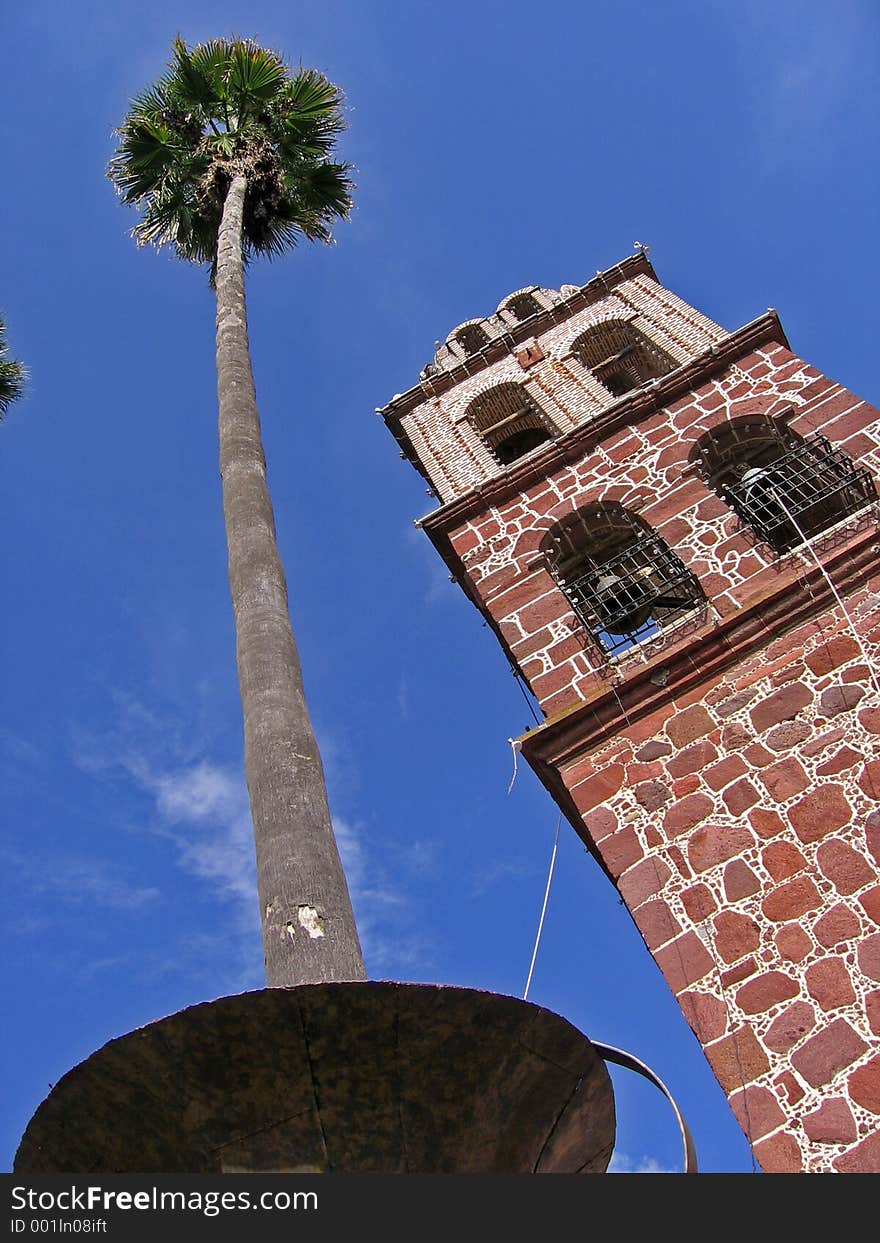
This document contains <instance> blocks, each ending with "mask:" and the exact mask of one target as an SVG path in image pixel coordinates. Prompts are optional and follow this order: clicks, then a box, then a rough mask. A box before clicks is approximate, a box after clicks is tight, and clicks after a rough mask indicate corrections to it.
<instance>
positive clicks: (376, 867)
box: [333, 816, 430, 974]
mask: <svg viewBox="0 0 880 1243" xmlns="http://www.w3.org/2000/svg"><path fill="white" fill-rule="evenodd" d="M333 829H334V832H335V834H336V841H337V843H338V845H339V854H340V857H341V859H342V866H343V869H344V870H345V876H346V879H347V881H348V889H349V893H350V894H351V902H352V906H353V907H354V912H355V919H356V921H357V928H358V935H359V937H360V941H361V948H362V949H363V952H364V958H365V959H366V960H367V968H368V971H369V972H370V973H371V974H375V973H376V972H377V971H382V970H384V969H385V968H390V969H391V970H393V971H397V972H402V971H404V969H406V968H412V967H415V966H418V965H424V963H425V961H426V960H427V959H428V958H429V957H430V946H429V943H428V941H427V940H426V939H425V938H424V937H422V936H419V935H418V934H416V933H415V932H414V931H413V929H412V927H411V920H412V913H411V908H410V903H409V900H408V898H407V896H406V894H405V892H404V891H403V890H402V889H401V888H400V887H399V885H398V884H396V883H395V882H393V881H391V880H390V879H389V876H388V871H387V867H386V865H385V864H384V863H383V862H382V861H381V860H380V857H379V854H378V852H377V851H374V850H372V849H370V848H369V845H368V835H367V832H366V829H365V827H364V826H363V825H362V824H360V823H358V822H356V821H352V820H346V819H343V818H342V817H339V816H334V818H333Z"/></svg>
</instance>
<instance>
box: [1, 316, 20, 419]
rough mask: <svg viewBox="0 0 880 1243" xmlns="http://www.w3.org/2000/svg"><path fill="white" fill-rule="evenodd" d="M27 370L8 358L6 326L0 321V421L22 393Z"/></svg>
mask: <svg viewBox="0 0 880 1243" xmlns="http://www.w3.org/2000/svg"><path fill="white" fill-rule="evenodd" d="M26 382H27V368H26V367H25V366H24V365H23V364H22V363H19V362H16V361H15V359H14V358H10V357H9V349H8V347H7V345H6V325H5V324H4V322H3V320H2V319H0V419H2V418H3V416H4V414H5V413H6V411H7V410H8V409H9V407H10V406H11V405H12V403H13V402H14V401H18V399H19V397H21V396H22V394H23V393H24V388H25V384H26Z"/></svg>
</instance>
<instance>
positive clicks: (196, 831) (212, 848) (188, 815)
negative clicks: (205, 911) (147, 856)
mask: <svg viewBox="0 0 880 1243" xmlns="http://www.w3.org/2000/svg"><path fill="white" fill-rule="evenodd" d="M140 780H141V782H142V784H143V785H144V787H145V788H146V789H148V790H149V791H150V792H151V793H152V794H153V795H154V797H155V800H156V810H157V812H158V813H159V816H160V817H161V818H162V820H163V822H164V823H165V824H166V825H168V826H169V827H170V829H171V830H172V833H171V836H172V837H173V838H174V841H175V843H176V845H177V849H178V861H179V863H180V866H181V867H183V868H184V869H185V870H186V871H188V872H191V873H192V874H193V875H194V876H198V877H199V878H200V879H202V880H204V881H207V882H208V884H209V885H211V886H212V887H213V888H214V889H215V890H216V891H217V892H218V895H219V896H220V897H229V898H232V899H235V900H237V901H238V902H240V903H241V904H242V907H243V909H244V910H245V911H247V912H250V911H253V912H256V910H257V887H256V869H255V863H254V844H253V831H252V828H251V815H250V806H249V803H248V795H247V788H246V786H245V782H244V778H243V777H242V776H241V775H240V774H237V773H233V772H231V771H230V770H228V769H226V768H223V767H221V766H220V765H217V764H212V763H210V762H208V761H207V760H202V761H200V762H199V763H197V764H194V765H192V766H190V767H189V768H181V769H178V770H177V771H175V772H169V773H151V772H149V771H148V770H147V771H144V772H142V773H141V774H140ZM255 918H256V915H254V916H253V919H255ZM253 919H252V918H250V917H248V918H247V922H248V923H251V922H253Z"/></svg>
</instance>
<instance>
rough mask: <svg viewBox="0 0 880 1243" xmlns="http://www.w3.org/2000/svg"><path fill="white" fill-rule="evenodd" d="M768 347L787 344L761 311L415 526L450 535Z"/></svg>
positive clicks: (771, 313) (772, 315)
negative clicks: (687, 359) (744, 358)
mask: <svg viewBox="0 0 880 1243" xmlns="http://www.w3.org/2000/svg"><path fill="white" fill-rule="evenodd" d="M769 342H775V343H777V344H779V345H783V346H785V347H786V348H788V338H787V337H786V335H785V332H784V330H783V327H782V324H781V322H780V319H779V316H778V314H777V313H776V311H775V310H768V311H766V312H765V313H764V314H763V315H760V316H759V317H758V318H757V319H753V320H751V321H750V322H749V323H748V324H744V325H743V327H742V328H737V329H736V330H735V331H734V332H731V333H729V334H728V335H727V336H726V337H725V338H723V339H722V340H721V341H719V342H717V343H716V344H715V345H712V346H710V347H709V348H708V349H707V350H704V351H703V352H702V353H701V354H698V355H697V356H696V357H695V358H692V359H691V360H690V361H689V362H687V363H684V364H683V365H682V366H680V367H676V368H675V370H674V371H670V372H668V374H666V375H664V376H662V377H661V378H660V379H658V380H654V381H652V382H651V384H649V385H647V386H646V387H645V388H641V389H636V390H635V391H633V392H630V393H627V394H626V395H625V396H623V397H621V398H619V399H618V400H617V401H616V402H614V403H613V405H610V406H609V407H607V409H605V410H603V411H602V413H601V414H598V415H596V416H595V417H594V418H592V419H590V420H589V422H586V423H583V424H581V425H580V426H578V427H574V428H572V429H571V430H570V431H569V432H566V433H565V435H563V436H559V437H557V438H556V439H554V440H552V441H549V442H548V443H547V444H546V445H545V446H543V447H542V448H540V449H539V450H536V451H534V452H532V453H530V454H529V455H528V457H527V458H525V459H520V460H519V461H517V462H515V463H514V464H513V465H512V466H510V467H509V468H508V469H507V470H505V471H503V472H501V473H500V474H498V475H495V476H493V477H492V478H491V479H487V480H485V481H483V482H482V483H480V484H478V485H477V486H476V487H473V488H471V489H470V490H469V491H468V492H465V493H464V494H463V495H462V496H458V497H456V498H455V500H452V501H448V502H447V503H446V504H445V505H441V506H440V507H439V508H438V509H435V510H432V511H431V513H429V514H426V515H425V516H424V517H422V518H419V519H417V521H416V526H419V527H422V528H423V529H424V530H425V531H426V532H427V533H428V534H429V535H430V536H431V538H432V539H433V538H434V534H433V533H434V532H441V531H446V530H449V529H451V528H452V527H454V526H457V525H459V524H460V523H462V522H466V521H467V520H468V519H469V518H471V517H473V516H474V515H475V514H478V513H480V512H481V511H482V510H483V509H485V508H487V507H488V506H489V505H496V504H500V503H503V502H504V501H506V500H508V499H509V498H510V497H512V496H515V495H516V494H517V493H519V492H522V491H524V490H525V489H526V488H528V487H529V486H530V485H531V484H532V483H534V482H535V481H537V480H539V479H542V478H545V477H546V476H547V475H548V474H551V473H552V472H553V471H555V470H558V469H560V468H561V467H564V466H567V465H568V464H569V463H570V462H573V461H574V460H575V459H577V458H578V457H582V456H583V454H584V452H585V451H587V450H589V449H590V448H591V446H592V445H595V444H598V443H599V442H600V441H601V440H603V439H604V438H605V437H607V436H609V435H611V434H612V433H613V432H615V431H617V430H618V429H619V428H622V427H626V426H632V425H633V424H636V423H638V422H639V421H640V420H641V419H643V418H646V417H647V416H648V415H651V414H654V413H655V411H657V410H658V409H660V408H661V407H662V406H668V405H669V404H670V402H672V401H675V400H676V398H678V397H680V396H681V395H682V394H683V393H686V392H688V391H690V390H691V389H692V388H696V387H697V386H699V385H700V384H704V383H705V382H706V381H707V380H710V379H711V378H712V377H713V376H714V375H716V374H717V373H718V372H720V371H723V370H724V369H725V368H726V367H728V366H730V364H731V363H732V362H735V361H736V360H737V359H738V358H741V357H742V356H743V355H744V354H748V353H750V352H752V351H753V350H755V349H758V348H760V346H762V345H766V344H768V343H769ZM394 430H395V429H394V428H392V431H394ZM395 435H396V437H397V440H398V443H400V444H402V443H403V440H405V439H406V437H405V434H404V433H403V431H402V429H400V428H398V429H397V431H396V432H395ZM435 542H436V541H435Z"/></svg>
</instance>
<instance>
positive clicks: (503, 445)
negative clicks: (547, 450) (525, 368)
mask: <svg viewBox="0 0 880 1243" xmlns="http://www.w3.org/2000/svg"><path fill="white" fill-rule="evenodd" d="M467 417H468V419H469V421H470V424H471V426H472V427H473V429H474V431H475V432H476V433H477V435H478V436H479V437H480V438H481V439H482V440H483V442H484V443H485V445H486V447H487V448H488V449H489V451H490V453H491V454H492V456H493V457H494V458H495V460H496V461H497V462H498V463H499V464H500V465H501V466H509V465H510V463H511V462H515V461H516V460H517V459H518V458H521V457H523V456H524V455H525V454H526V453H529V452H530V451H531V450H532V449H536V448H537V447H538V445H541V444H544V443H545V441H548V440H552V439H553V437H554V436H555V435H556V434H557V432H558V428H557V427H556V426H555V425H554V423H553V422H552V421H551V420H550V419H549V418H548V417H547V415H546V414H545V413H544V411H543V410H541V409H540V407H539V406H538V404H537V402H535V401H534V400H533V398H531V397H530V396H529V394H528V393H527V392H526V391H525V389H524V388H523V387H522V386H521V385H519V384H498V385H496V386H495V387H494V388H490V389H488V390H487V391H486V392H485V393H481V394H480V396H479V397H475V398H474V400H473V401H472V402H471V403H470V405H469V406H468V409H467Z"/></svg>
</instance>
